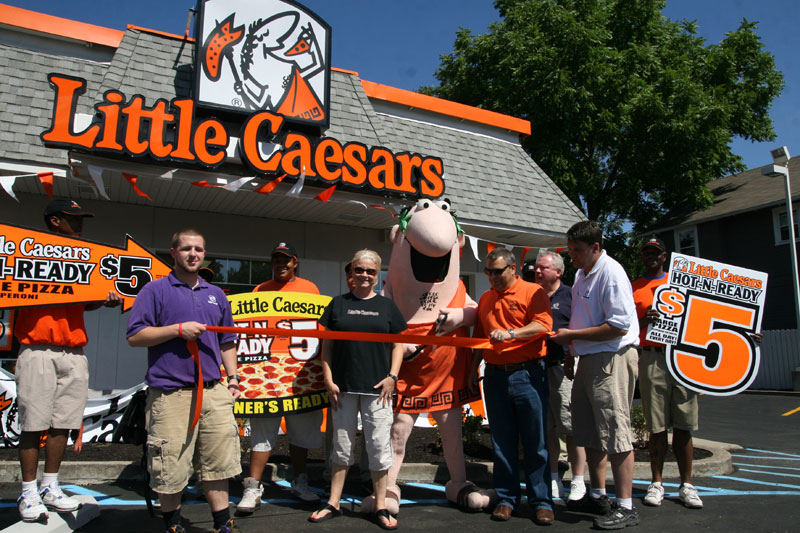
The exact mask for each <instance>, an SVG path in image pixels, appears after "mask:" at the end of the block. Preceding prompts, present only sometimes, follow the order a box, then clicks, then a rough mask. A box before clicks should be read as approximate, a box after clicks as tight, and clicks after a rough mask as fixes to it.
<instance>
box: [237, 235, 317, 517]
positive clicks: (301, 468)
mask: <svg viewBox="0 0 800 533" xmlns="http://www.w3.org/2000/svg"><path fill="white" fill-rule="evenodd" d="M298 265H299V261H298V260H297V252H295V250H294V248H293V247H292V245H291V244H288V243H285V242H280V243H278V244H277V245H275V248H273V250H272V279H271V280H269V281H265V282H263V283H261V284H259V285H258V286H256V288H255V289H253V292H261V291H284V292H304V293H308V294H319V289H318V288H317V286H316V285H314V283H312V282H310V281H308V280H306V279H303V278H300V277H297V276H296V275H295V273H296V271H297V267H298ZM280 423H281V419H280V417H273V418H251V419H250V443H251V451H250V475H249V476H248V477H246V478H245V479H244V492H243V493H242V501H240V502H239V505H237V506H236V509H237V510H238V511H239V512H242V513H251V512H253V511H254V510H255V509H256V508H258V507H259V506H261V495H262V494H263V492H264V487H263V486H262V485H261V476H262V475H263V474H264V468H265V467H266V464H267V461H268V460H269V455H270V453H271V452H272V449H273V448H274V447H275V442H276V439H277V437H278V429H279V427H280ZM321 425H322V410H316V411H309V412H305V413H299V414H294V415H286V432H287V434H288V436H289V456H290V458H291V461H292V471H293V473H294V480H293V481H292V489H291V492H292V494H294V495H295V496H297V497H298V498H300V499H301V500H303V501H306V502H312V501H318V500H319V496H317V495H316V494H315V493H314V492H312V491H311V490H310V489H309V488H308V475H307V473H306V460H307V458H308V449H309V448H319V447H320V446H322V432H321V431H320V426H321Z"/></svg>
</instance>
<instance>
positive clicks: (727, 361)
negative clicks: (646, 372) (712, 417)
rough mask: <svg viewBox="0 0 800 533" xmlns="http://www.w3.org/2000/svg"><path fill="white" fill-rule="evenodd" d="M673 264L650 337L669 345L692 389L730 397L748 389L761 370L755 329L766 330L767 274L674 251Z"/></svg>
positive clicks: (658, 295) (659, 293)
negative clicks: (657, 317) (764, 321)
mask: <svg viewBox="0 0 800 533" xmlns="http://www.w3.org/2000/svg"><path fill="white" fill-rule="evenodd" d="M670 265H671V267H670V269H669V283H668V284H666V285H663V286H661V287H658V289H657V290H656V292H655V297H654V299H653V308H654V309H656V310H657V311H658V312H659V315H660V317H659V320H658V322H656V323H655V324H651V325H650V326H649V327H648V330H647V340H650V341H653V342H658V343H662V344H665V345H666V357H667V367H668V368H669V370H670V372H671V373H672V375H673V376H674V377H675V379H676V380H678V381H679V382H680V383H681V384H683V385H684V386H686V387H688V388H690V389H692V390H695V391H697V392H702V393H706V394H713V395H718V396H728V395H732V394H737V393H739V392H741V391H743V390H745V389H747V387H748V386H749V385H750V384H751V383H752V382H753V380H754V379H755V378H756V375H757V373H758V365H759V361H760V353H759V347H758V344H757V343H756V342H755V341H754V340H753V338H752V334H754V333H757V332H759V331H760V330H761V318H762V314H763V307H764V299H765V297H766V292H767V274H766V273H764V272H758V271H755V270H749V269H746V268H741V267H737V266H733V265H726V264H724V263H717V262H715V261H710V260H708V259H701V258H698V257H692V256H689V255H683V254H678V253H674V252H673V253H672V256H671V258H670Z"/></svg>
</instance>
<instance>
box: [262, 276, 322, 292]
mask: <svg viewBox="0 0 800 533" xmlns="http://www.w3.org/2000/svg"><path fill="white" fill-rule="evenodd" d="M263 291H285V292H304V293H306V294H319V289H318V288H317V286H316V285H314V284H313V283H312V282H310V281H308V280H307V279H303V278H298V277H295V278H294V279H293V280H291V281H287V282H286V283H281V282H280V281H278V280H276V279H271V280H269V281H265V282H264V283H259V284H258V285H257V286H256V288H255V289H253V292H263Z"/></svg>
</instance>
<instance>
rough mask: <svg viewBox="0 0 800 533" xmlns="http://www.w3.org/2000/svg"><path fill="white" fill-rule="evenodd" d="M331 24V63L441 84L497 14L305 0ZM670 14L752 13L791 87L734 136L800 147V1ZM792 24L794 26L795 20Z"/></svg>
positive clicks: (709, 28)
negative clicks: (447, 58)
mask: <svg viewBox="0 0 800 533" xmlns="http://www.w3.org/2000/svg"><path fill="white" fill-rule="evenodd" d="M3 2H5V3H6V4H10V5H14V6H18V7H23V8H25V9H30V10H33V11H39V12H42V13H47V14H50V15H56V16H60V17H65V18H69V19H73V20H79V21H81V22H88V23H91V24H97V25H100V26H106V27H109V28H117V29H124V28H125V26H126V25H127V24H133V25H136V26H143V27H146V28H152V29H155V30H160V31H166V32H170V33H179V34H182V33H183V30H184V28H185V27H186V20H187V15H188V11H189V8H191V7H193V6H194V2H193V1H192V0H158V1H156V0H128V1H126V2H122V1H106V2H98V1H95V0H59V1H54V0H3ZM300 3H302V4H304V5H306V6H308V7H309V8H310V9H312V10H313V11H315V12H316V13H317V14H318V15H319V16H320V17H322V18H323V19H325V20H326V21H327V22H328V24H330V25H331V27H332V28H333V47H332V64H333V66H334V67H338V68H343V69H348V70H354V71H357V72H358V73H359V74H360V76H361V77H362V78H363V79H367V80H370V81H374V82H377V83H383V84H386V85H391V86H394V87H400V88H403V89H409V90H415V89H417V88H418V87H419V86H421V85H435V84H436V79H435V77H434V73H435V71H436V68H437V67H438V65H439V57H440V56H441V55H442V54H446V53H448V52H450V51H451V50H452V46H453V42H454V40H455V34H456V31H457V30H458V28H459V27H464V28H470V29H472V31H473V33H484V32H485V31H486V30H487V29H488V26H489V24H490V23H491V22H493V21H496V20H498V16H497V11H496V10H495V9H494V7H493V6H492V2H491V0H402V1H401V0H301V2H300ZM664 14H665V15H666V16H667V17H669V18H671V19H674V20H679V19H689V20H696V21H697V23H698V25H699V33H700V35H701V36H703V37H704V38H705V39H706V41H707V42H708V43H709V44H713V43H718V42H719V41H720V40H722V39H723V38H724V36H725V33H726V32H728V31H733V30H735V29H736V28H737V27H738V26H739V23H740V21H741V20H742V19H743V18H746V19H748V20H751V21H758V22H759V26H758V27H759V34H760V35H761V38H762V42H763V43H764V46H765V48H766V49H767V50H769V51H770V52H772V54H773V55H774V56H775V61H776V64H777V67H778V69H779V70H780V71H782V72H783V74H784V76H785V78H786V87H785V88H784V90H783V93H782V95H781V96H780V98H779V99H778V100H776V101H775V102H774V103H773V106H772V109H771V111H770V115H771V116H772V119H773V121H774V123H775V130H776V132H777V134H778V137H777V139H776V140H775V141H772V142H766V143H751V142H749V141H744V140H735V141H734V143H733V149H734V151H735V152H736V153H738V154H739V155H741V156H742V157H743V158H744V161H745V164H746V165H747V166H748V167H749V168H753V167H758V166H762V165H765V164H768V163H771V162H772V161H771V159H770V155H769V151H770V150H771V149H772V148H775V147H776V146H781V145H786V146H788V147H789V151H790V152H791V153H792V154H794V155H800V87H799V86H800V63H799V62H800V59H798V54H800V31H797V25H798V23H800V1H798V0H757V1H756V0H668V2H667V8H666V9H665V11H664ZM793 26H794V27H793Z"/></svg>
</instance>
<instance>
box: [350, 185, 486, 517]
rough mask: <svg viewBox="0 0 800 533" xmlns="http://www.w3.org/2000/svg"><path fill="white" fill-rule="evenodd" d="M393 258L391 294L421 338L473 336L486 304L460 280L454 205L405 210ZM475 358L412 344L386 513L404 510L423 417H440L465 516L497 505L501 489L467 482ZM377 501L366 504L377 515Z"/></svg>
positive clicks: (451, 490)
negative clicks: (405, 467) (407, 472)
mask: <svg viewBox="0 0 800 533" xmlns="http://www.w3.org/2000/svg"><path fill="white" fill-rule="evenodd" d="M391 240H392V244H393V247H392V255H391V259H390V263H389V270H388V272H387V275H386V282H385V283H384V287H383V292H382V293H383V295H384V296H386V297H387V298H391V299H392V300H394V302H395V304H397V307H398V308H399V309H400V312H402V313H403V317H404V318H405V319H406V322H407V323H408V330H407V332H408V333H410V334H413V335H435V334H441V335H449V336H456V335H457V336H462V337H466V336H468V335H469V331H468V328H469V327H470V326H472V325H473V324H474V323H475V319H476V316H477V307H478V304H476V303H475V301H474V300H473V299H472V298H470V297H469V295H468V294H467V291H466V288H465V287H464V284H463V282H462V281H461V278H460V271H461V270H460V257H459V255H460V248H461V247H462V246H464V234H463V231H462V230H461V228H460V227H459V226H458V223H457V222H456V220H455V217H454V216H453V214H452V213H451V211H450V204H449V202H448V201H447V200H429V199H422V200H419V201H418V202H417V203H416V205H414V206H412V207H411V208H409V209H406V210H404V211H403V212H402V213H401V215H400V224H399V225H395V226H394V227H393V228H392V230H391ZM471 369H472V355H471V352H470V350H469V349H467V348H455V347H451V346H423V347H418V346H417V345H413V344H407V345H406V346H405V351H404V361H403V364H402V366H401V367H400V373H399V376H398V377H399V380H398V382H397V405H396V409H395V411H396V412H395V419H394V424H393V425H392V448H393V451H394V466H393V467H392V468H391V469H390V470H389V479H388V487H387V491H386V506H387V508H388V509H389V512H391V513H392V514H396V513H397V512H398V511H399V502H400V488H399V487H398V486H397V475H398V472H399V471H400V467H401V466H402V464H403V457H404V456H405V449H406V442H407V441H408V437H409V436H410V435H411V430H412V428H413V427H414V422H415V421H416V419H417V417H418V416H419V414H420V413H424V412H428V413H430V414H431V415H432V416H433V419H434V420H435V421H436V424H437V426H438V428H439V434H440V435H441V437H442V447H443V449H444V456H445V461H446V463H447V469H448V471H449V472H450V481H448V482H447V485H446V487H445V493H446V495H447V499H448V500H449V501H451V502H453V503H455V504H457V505H459V507H461V508H462V509H465V510H475V511H477V510H481V509H485V508H487V507H489V506H490V505H492V504H493V503H494V501H495V499H496V495H495V493H494V490H480V489H478V488H477V487H476V486H475V485H474V484H473V483H472V482H470V481H467V474H466V464H465V460H464V447H463V441H462V436H461V423H462V418H463V414H462V411H461V407H462V405H464V404H466V403H469V402H471V401H474V400H478V399H480V392H479V391H471V390H470V389H469V378H470V372H471ZM372 499H373V497H372V496H370V497H369V498H367V499H365V501H364V502H363V503H362V511H364V512H369V507H370V504H371V503H372V502H371V500H372Z"/></svg>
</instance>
